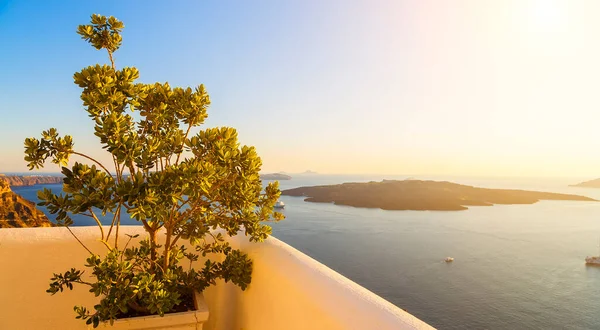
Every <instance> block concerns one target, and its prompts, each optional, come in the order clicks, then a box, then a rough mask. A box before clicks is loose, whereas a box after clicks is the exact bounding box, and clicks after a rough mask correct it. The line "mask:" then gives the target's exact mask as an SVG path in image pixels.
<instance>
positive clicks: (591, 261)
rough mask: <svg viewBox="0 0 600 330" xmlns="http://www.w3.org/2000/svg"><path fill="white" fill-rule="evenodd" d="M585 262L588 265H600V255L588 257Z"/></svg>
mask: <svg viewBox="0 0 600 330" xmlns="http://www.w3.org/2000/svg"><path fill="white" fill-rule="evenodd" d="M585 263H586V264H587V265H598V266H600V257H586V258H585Z"/></svg>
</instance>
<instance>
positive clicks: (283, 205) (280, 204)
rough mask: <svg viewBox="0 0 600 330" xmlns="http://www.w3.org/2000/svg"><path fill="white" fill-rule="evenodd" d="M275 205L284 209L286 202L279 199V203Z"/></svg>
mask: <svg viewBox="0 0 600 330" xmlns="http://www.w3.org/2000/svg"><path fill="white" fill-rule="evenodd" d="M274 207H275V208H276V209H282V208H284V207H285V203H284V202H282V201H277V203H275V206H274Z"/></svg>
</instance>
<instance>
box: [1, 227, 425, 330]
mask: <svg viewBox="0 0 600 330" xmlns="http://www.w3.org/2000/svg"><path fill="white" fill-rule="evenodd" d="M72 230H73V232H75V234H76V235H77V236H78V237H79V238H80V239H81V240H82V241H83V242H84V243H85V244H86V245H87V246H88V247H89V248H90V249H92V250H94V251H102V249H104V247H103V246H102V244H101V243H99V242H97V241H96V239H97V237H98V228H97V227H76V228H73V229H72ZM120 231H121V234H123V233H124V232H126V233H129V234H136V233H140V234H143V229H142V228H141V227H134V226H128V227H121V230H120ZM231 243H232V245H233V246H234V247H236V248H241V249H242V250H244V251H245V252H247V253H248V254H249V255H250V257H251V258H252V259H253V260H254V273H253V278H252V284H251V285H250V286H249V288H248V289H247V290H246V291H241V290H240V289H239V288H237V287H236V286H234V285H232V284H231V283H227V284H226V283H223V282H219V283H217V285H216V286H213V287H211V288H209V289H207V290H206V291H205V297H206V300H207V303H208V305H209V309H210V318H209V322H208V324H206V325H205V327H204V329H208V330H210V329H214V330H221V329H224V330H227V329H236V330H237V329H244V330H270V329H290V330H293V329H328V330H334V329H378V330H383V329H431V327H430V326H429V325H427V324H425V323H424V322H422V321H420V320H419V319H417V318H415V317H414V316H412V315H410V314H408V313H406V312H405V311H403V310H401V309H399V308H398V307H396V306H394V305H392V304H390V303H389V302H387V301H385V300H384V299H382V298H381V297H379V296H377V295H375V294H373V293H372V292H370V291H368V290H366V289H365V288H363V287H361V286H359V285H358V284H356V283H354V282H352V281H350V280H348V279H347V278H345V277H343V276H341V275H340V274H338V273H336V272H334V271H333V270H331V269H329V268H328V267H326V266H324V265H323V264H320V263H319V262H317V261H315V260H314V259H312V258H310V257H308V256H306V255H305V254H303V253H301V252H299V251H298V250H296V249H294V248H292V247H290V246H289V245H287V244H285V243H283V242H281V241H279V240H277V239H275V238H270V239H268V240H267V241H266V242H264V243H259V244H256V243H249V242H247V241H246V239H245V237H244V236H243V235H242V236H238V237H235V238H234V239H232V240H231ZM87 254H88V253H87V251H86V250H84V249H83V248H82V247H81V246H80V245H79V244H78V243H77V241H76V240H75V239H74V238H73V237H72V236H71V234H70V233H69V232H68V231H67V230H66V229H65V228H19V229H1V230H0V329H86V326H85V324H84V323H83V322H82V321H81V320H76V319H75V313H74V312H73V306H75V305H86V306H87V307H92V306H93V305H94V303H95V302H96V301H97V299H96V298H95V297H94V296H93V294H91V293H89V292H88V291H87V289H86V288H85V287H79V288H78V289H77V288H76V289H75V290H73V291H68V292H63V293H58V294H56V295H54V296H50V295H49V294H47V293H46V292H45V290H46V289H47V288H48V284H49V278H50V277H51V276H52V273H53V272H64V271H65V270H68V269H70V268H71V267H75V268H79V269H84V267H83V264H84V261H85V258H86V257H87Z"/></svg>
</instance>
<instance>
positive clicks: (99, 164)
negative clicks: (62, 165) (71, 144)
mask: <svg viewBox="0 0 600 330" xmlns="http://www.w3.org/2000/svg"><path fill="white" fill-rule="evenodd" d="M72 153H73V155H77V156H81V157H84V158H87V159H89V160H91V161H93V162H94V163H96V164H98V166H100V167H102V169H104V171H105V172H106V173H107V174H108V175H109V176H110V177H111V178H112V174H111V173H110V171H109V170H107V169H106V167H104V165H102V163H100V162H99V161H97V160H95V159H94V158H92V157H90V156H88V155H84V154H82V153H79V152H76V151H73V152H72ZM113 180H114V179H113Z"/></svg>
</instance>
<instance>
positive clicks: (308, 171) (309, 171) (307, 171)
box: [302, 170, 319, 174]
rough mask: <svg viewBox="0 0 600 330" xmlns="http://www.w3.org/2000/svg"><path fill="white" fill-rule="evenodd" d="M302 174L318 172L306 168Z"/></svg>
mask: <svg viewBox="0 0 600 330" xmlns="http://www.w3.org/2000/svg"><path fill="white" fill-rule="evenodd" d="M302 174H319V173H317V172H314V171H311V170H306V171H304V172H303V173H302Z"/></svg>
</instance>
